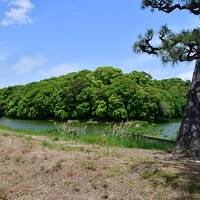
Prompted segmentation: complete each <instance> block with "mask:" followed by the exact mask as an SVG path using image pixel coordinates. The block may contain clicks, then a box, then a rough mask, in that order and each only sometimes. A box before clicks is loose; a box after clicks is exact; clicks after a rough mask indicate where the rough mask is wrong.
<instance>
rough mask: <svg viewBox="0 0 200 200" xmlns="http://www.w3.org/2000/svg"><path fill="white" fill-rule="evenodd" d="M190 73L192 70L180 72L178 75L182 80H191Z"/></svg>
mask: <svg viewBox="0 0 200 200" xmlns="http://www.w3.org/2000/svg"><path fill="white" fill-rule="evenodd" d="M192 75H193V70H190V71H187V72H183V73H180V74H179V75H178V77H179V78H181V79H183V80H192Z"/></svg>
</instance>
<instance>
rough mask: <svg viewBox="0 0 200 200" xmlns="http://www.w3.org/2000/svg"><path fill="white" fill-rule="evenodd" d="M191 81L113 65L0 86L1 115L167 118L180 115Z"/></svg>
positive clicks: (117, 119) (15, 116)
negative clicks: (159, 77) (10, 85)
mask: <svg viewBox="0 0 200 200" xmlns="http://www.w3.org/2000/svg"><path fill="white" fill-rule="evenodd" d="M189 86H190V81H183V80H181V79H178V78H172V79H165V80H153V79H152V77H151V75H149V74H147V73H145V72H137V71H133V72H131V73H123V72H122V70H120V69H118V68H113V67H99V68H97V69H96V70H95V71H90V70H82V71H79V72H74V73H69V74H66V75H63V76H60V77H56V78H50V79H46V80H42V81H39V82H33V83H29V84H27V85H24V86H13V87H8V88H3V89H0V117H9V118H19V119H59V120H60V119H61V120H67V119H80V120H87V119H94V120H98V121H121V120H144V121H154V122H155V121H166V120H170V119H178V118H180V117H181V116H182V114H183V111H184V106H185V103H186V93H187V91H188V89H189Z"/></svg>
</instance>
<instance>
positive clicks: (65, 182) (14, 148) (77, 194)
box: [0, 130, 200, 200]
mask: <svg viewBox="0 0 200 200" xmlns="http://www.w3.org/2000/svg"><path fill="white" fill-rule="evenodd" d="M0 133H1V136H0V200H8V199H11V200H30V199H33V200H53V199H55V200H61V199H66V200H102V199H108V200H134V199H136V200H140V199H141V200H145V199H148V200H149V199H150V200H151V199H152V200H157V199H169V200H172V199H173V200H174V199H180V200H182V199H200V165H199V164H198V163H191V162H188V161H184V162H183V161H182V162H176V161H172V160H171V155H170V154H168V153H166V152H164V151H148V150H140V149H124V148H110V147H100V146H96V145H84V144H77V143H75V142H67V141H53V140H50V139H48V138H46V137H36V136H32V137H30V136H20V137H19V136H17V135H16V134H15V133H11V132H9V131H2V130H0Z"/></svg>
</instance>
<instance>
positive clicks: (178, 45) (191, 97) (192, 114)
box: [134, 0, 200, 159]
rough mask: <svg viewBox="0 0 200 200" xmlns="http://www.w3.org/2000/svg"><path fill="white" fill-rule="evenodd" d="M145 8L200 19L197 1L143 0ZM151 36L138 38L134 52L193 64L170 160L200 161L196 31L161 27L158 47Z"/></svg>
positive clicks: (199, 36)
mask: <svg viewBox="0 0 200 200" xmlns="http://www.w3.org/2000/svg"><path fill="white" fill-rule="evenodd" d="M147 7H148V8H150V9H151V10H152V11H154V10H159V11H162V12H165V13H171V12H173V11H175V10H178V11H183V10H186V11H188V12H190V13H191V14H193V15H194V17H195V16H196V17H199V15H200V0H143V1H142V8H147ZM155 35H156V34H155V33H154V31H153V30H152V29H149V30H148V31H147V33H146V34H145V35H144V36H141V35H140V36H139V40H138V41H137V42H136V43H135V45H134V51H135V52H144V53H147V54H151V55H155V56H158V57H160V58H161V60H162V61H163V62H164V63H168V62H171V63H173V64H176V63H178V62H186V61H196V65H195V70H194V73H193V79H192V85H191V88H190V90H189V92H188V95H187V103H186V108H185V113H184V116H183V119H182V123H181V127H180V130H179V134H178V137H177V140H176V147H175V149H174V151H173V156H174V157H175V158H178V157H182V156H184V157H185V156H186V157H190V158H194V159H200V28H196V29H193V30H183V31H182V32H180V33H175V32H173V31H172V30H171V29H169V28H168V26H167V25H164V26H162V27H161V28H160V30H159V32H158V35H157V36H158V38H159V40H160V44H159V45H154V44H153V39H154V37H156V36H155Z"/></svg>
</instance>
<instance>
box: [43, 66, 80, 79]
mask: <svg viewBox="0 0 200 200" xmlns="http://www.w3.org/2000/svg"><path fill="white" fill-rule="evenodd" d="M81 69H83V68H82V67H81V65H79V64H75V63H62V64H58V65H56V66H54V67H51V68H49V69H48V70H45V72H44V73H43V74H44V77H54V76H60V75H64V74H67V73H70V72H77V71H79V70H81Z"/></svg>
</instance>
